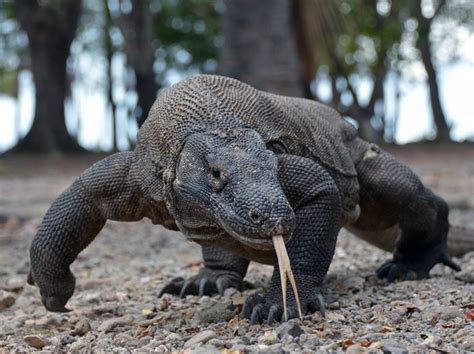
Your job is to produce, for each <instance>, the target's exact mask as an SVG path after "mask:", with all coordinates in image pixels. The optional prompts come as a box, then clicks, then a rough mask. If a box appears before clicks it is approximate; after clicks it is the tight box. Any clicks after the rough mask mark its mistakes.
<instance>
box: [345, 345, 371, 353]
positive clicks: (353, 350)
mask: <svg viewBox="0 0 474 354" xmlns="http://www.w3.org/2000/svg"><path fill="white" fill-rule="evenodd" d="M367 352H368V350H367V349H366V348H364V347H363V346H361V345H360V344H354V345H351V346H350V347H349V348H347V350H346V354H360V353H367Z"/></svg>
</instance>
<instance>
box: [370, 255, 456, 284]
mask: <svg viewBox="0 0 474 354" xmlns="http://www.w3.org/2000/svg"><path fill="white" fill-rule="evenodd" d="M437 263H443V264H444V265H446V266H448V267H450V268H451V269H454V270H455V271H460V270H461V268H460V267H459V266H458V265H457V264H456V263H454V262H453V260H452V259H451V257H450V256H449V255H448V253H447V252H446V251H443V252H439V254H438V255H436V252H429V251H425V252H424V253H423V254H420V255H419V256H418V257H407V256H404V255H402V254H400V253H398V254H397V253H396V254H395V256H394V258H393V259H392V260H390V261H387V262H385V263H384V264H382V265H381V266H380V268H379V269H378V270H377V276H378V277H379V278H381V279H386V280H387V281H388V282H393V281H395V280H417V279H423V278H428V275H429V273H430V270H431V268H433V266H434V265H435V264H437Z"/></svg>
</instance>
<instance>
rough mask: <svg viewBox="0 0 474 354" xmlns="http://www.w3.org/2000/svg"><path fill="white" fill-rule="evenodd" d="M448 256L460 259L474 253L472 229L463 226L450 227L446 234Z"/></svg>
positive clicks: (473, 230) (473, 233)
mask: <svg viewBox="0 0 474 354" xmlns="http://www.w3.org/2000/svg"><path fill="white" fill-rule="evenodd" d="M448 250H449V254H450V255H451V256H454V257H460V256H462V255H464V254H466V253H468V252H472V251H474V229H468V228H466V227H463V226H458V225H450V227H449V234H448Z"/></svg>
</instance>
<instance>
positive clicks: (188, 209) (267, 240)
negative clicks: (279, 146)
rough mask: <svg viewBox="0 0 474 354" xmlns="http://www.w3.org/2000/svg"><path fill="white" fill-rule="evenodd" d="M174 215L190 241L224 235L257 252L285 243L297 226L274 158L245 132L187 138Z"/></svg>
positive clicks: (177, 178) (178, 173)
mask: <svg viewBox="0 0 474 354" xmlns="http://www.w3.org/2000/svg"><path fill="white" fill-rule="evenodd" d="M173 191H174V193H173V194H174V200H173V201H172V203H171V204H172V209H174V210H172V212H173V214H174V217H175V219H176V223H177V225H178V226H179V228H180V229H181V231H182V232H183V233H184V234H185V235H186V236H187V237H189V238H191V239H193V240H194V241H198V242H199V241H215V242H219V239H222V238H223V236H224V235H226V234H228V235H230V236H232V237H233V238H235V239H236V240H237V241H239V242H242V243H244V244H246V245H248V246H250V247H252V248H255V249H273V244H272V241H271V237H272V236H274V235H276V234H281V235H283V236H284V237H285V238H286V239H289V237H290V235H291V232H292V230H293V227H294V224H295V220H294V219H295V214H294V212H293V209H292V208H291V206H290V204H289V202H288V200H287V198H286V197H285V194H284V193H283V190H282V187H281V185H280V182H279V180H278V174H277V157H276V156H275V154H274V153H273V152H271V151H269V150H267V148H266V146H265V143H264V141H263V140H262V138H261V136H260V135H259V134H258V133H257V132H256V131H254V130H252V129H248V128H231V129H226V130H222V129H216V130H213V131H210V132H198V133H194V134H191V135H189V136H188V137H187V139H186V141H185V143H184V146H183V149H182V151H181V153H180V155H179V160H178V163H177V166H176V175H175V180H174V182H173Z"/></svg>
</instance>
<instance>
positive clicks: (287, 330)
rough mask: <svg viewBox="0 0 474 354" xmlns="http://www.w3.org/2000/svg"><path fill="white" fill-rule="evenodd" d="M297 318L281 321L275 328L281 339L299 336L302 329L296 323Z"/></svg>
mask: <svg viewBox="0 0 474 354" xmlns="http://www.w3.org/2000/svg"><path fill="white" fill-rule="evenodd" d="M298 322H299V320H296V319H295V320H289V321H288V322H284V323H282V324H281V325H280V326H278V328H277V329H276V330H275V332H276V334H277V336H278V338H280V339H282V338H285V337H287V336H292V337H294V338H297V337H299V336H300V335H301V334H303V333H304V331H303V329H302V328H301V327H300V325H299V324H298Z"/></svg>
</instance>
